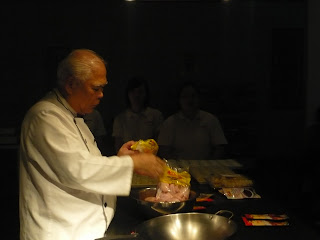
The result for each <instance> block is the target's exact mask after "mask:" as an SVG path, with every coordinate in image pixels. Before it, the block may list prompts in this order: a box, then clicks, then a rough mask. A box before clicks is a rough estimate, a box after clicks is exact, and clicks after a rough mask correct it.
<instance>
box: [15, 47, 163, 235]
mask: <svg viewBox="0 0 320 240" xmlns="http://www.w3.org/2000/svg"><path fill="white" fill-rule="evenodd" d="M106 75H107V71H106V67H105V62H104V60H103V59H102V58H101V57H100V56H99V55H98V54H96V53H95V52H93V51H91V50H88V49H77V50H74V51H72V52H71V53H70V54H69V55H68V56H67V57H66V58H65V59H64V60H63V61H62V62H61V63H60V65H59V67H58V71H57V80H58V81H57V88H56V89H53V91H51V92H49V93H48V94H47V95H46V96H45V97H44V98H43V99H41V100H40V101H39V102H38V103H36V104H35V105H34V106H32V107H31V108H30V110H29V111H28V112H27V114H26V116H25V118H24V120H23V123H22V128H21V145H20V199H19V207H20V210H19V211H20V239H21V240H36V239H41V240H67V239H68V240H93V239H96V238H101V237H103V236H104V234H105V232H106V230H107V228H108V226H109V224H110V222H111V220H112V218H113V216H114V212H115V208H116V196H117V195H118V196H127V195H129V193H130V189H131V180H132V174H133V172H136V173H138V174H143V175H147V176H150V177H153V178H158V177H159V176H160V175H161V174H162V173H163V166H164V162H163V161H162V160H161V159H160V158H158V157H156V156H155V155H153V154H147V153H136V152H134V151H132V150H130V147H131V145H132V144H133V143H134V141H129V142H127V143H125V144H124V145H123V146H122V147H121V148H120V150H119V152H118V154H117V156H110V157H106V156H102V155H101V152H100V150H99V149H98V147H97V144H96V143H95V141H94V137H93V135H92V133H91V132H90V130H89V128H88V127H87V125H86V124H85V123H84V121H83V118H80V117H78V116H79V115H84V114H86V113H90V112H92V110H93V109H94V108H95V107H96V106H97V105H98V104H99V102H100V100H101V99H102V97H103V88H104V87H105V86H106V84H107V77H106Z"/></svg>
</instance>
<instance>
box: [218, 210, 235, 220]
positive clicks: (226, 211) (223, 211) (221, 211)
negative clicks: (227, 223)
mask: <svg viewBox="0 0 320 240" xmlns="http://www.w3.org/2000/svg"><path fill="white" fill-rule="evenodd" d="M225 213H227V214H229V215H230V217H228V218H229V219H231V218H233V215H234V214H233V212H231V211H229V210H219V211H218V212H216V213H215V215H220V216H224V217H225Z"/></svg>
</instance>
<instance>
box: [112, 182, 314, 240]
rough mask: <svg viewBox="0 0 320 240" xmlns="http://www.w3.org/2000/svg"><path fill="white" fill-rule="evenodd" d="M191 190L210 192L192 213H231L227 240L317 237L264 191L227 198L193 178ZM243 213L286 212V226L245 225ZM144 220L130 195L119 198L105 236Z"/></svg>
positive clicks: (124, 231) (121, 232)
mask: <svg viewBox="0 0 320 240" xmlns="http://www.w3.org/2000/svg"><path fill="white" fill-rule="evenodd" d="M192 189H193V190H195V191H198V192H199V193H212V194H213V195H212V197H211V198H213V201H212V202H206V203H203V202H197V205H202V206H205V207H206V208H205V209H202V210H197V211H195V210H194V212H202V213H212V214H214V213H216V212H217V211H219V210H229V211H231V212H233V213H234V216H233V218H232V220H234V221H235V222H236V224H237V231H236V233H235V234H234V235H233V236H232V237H230V238H229V239H230V240H240V239H245V240H256V239H259V240H264V239H265V240H270V239H272V240H278V239H279V240H280V239H297V240H299V239H301V240H302V239H303V240H306V239H308V240H319V239H320V235H319V232H317V231H316V230H315V229H314V228H312V227H311V226H309V225H308V224H309V223H308V221H307V219H301V218H300V217H298V214H296V213H295V212H291V211H290V210H288V209H286V207H285V206H281V205H280V204H278V203H277V201H276V199H274V197H271V196H267V195H265V194H264V192H263V191H262V190H261V189H258V188H257V187H256V192H257V193H258V194H259V195H261V198H260V199H237V200H235V199H227V198H226V197H225V196H224V195H222V194H221V193H219V192H218V191H217V190H215V189H213V188H211V187H210V186H209V185H206V184H198V183H196V182H195V181H194V180H193V181H192ZM135 190H136V189H135ZM246 213H247V214H248V213H249V214H250V213H251V214H254V213H256V214H263V213H274V214H287V215H288V216H289V226H261V227H260V226H245V224H244V222H243V220H242V218H241V216H243V215H244V214H246ZM148 219H149V218H148V217H146V216H145V215H143V213H141V212H140V211H139V206H138V204H137V203H136V201H135V200H134V199H132V198H130V197H119V198H118V203H117V210H116V214H115V217H114V219H113V221H112V223H111V225H110V226H109V229H108V235H109V236H110V235H127V234H130V233H131V232H134V231H135V227H136V226H138V225H139V224H140V223H142V222H144V221H146V220H148ZM122 239H125V238H122ZM159 240H161V239H159ZM186 240H187V239H186Z"/></svg>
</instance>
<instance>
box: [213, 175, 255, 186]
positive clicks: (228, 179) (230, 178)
mask: <svg viewBox="0 0 320 240" xmlns="http://www.w3.org/2000/svg"><path fill="white" fill-rule="evenodd" d="M207 181H208V183H209V184H210V186H211V187H213V188H241V187H251V186H253V181H252V180H251V179H250V178H248V177H247V176H245V175H242V174H212V175H211V176H210V177H208V178H207Z"/></svg>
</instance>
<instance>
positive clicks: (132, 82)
mask: <svg viewBox="0 0 320 240" xmlns="http://www.w3.org/2000/svg"><path fill="white" fill-rule="evenodd" d="M140 86H144V89H145V91H146V97H145V99H144V107H146V106H148V104H149V99H150V96H149V84H148V82H147V81H146V80H145V79H144V78H142V77H133V78H131V79H129V81H128V83H127V87H126V91H125V98H126V104H127V106H130V99H129V96H128V95H129V92H130V91H132V90H133V89H135V88H138V87H140Z"/></svg>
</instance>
